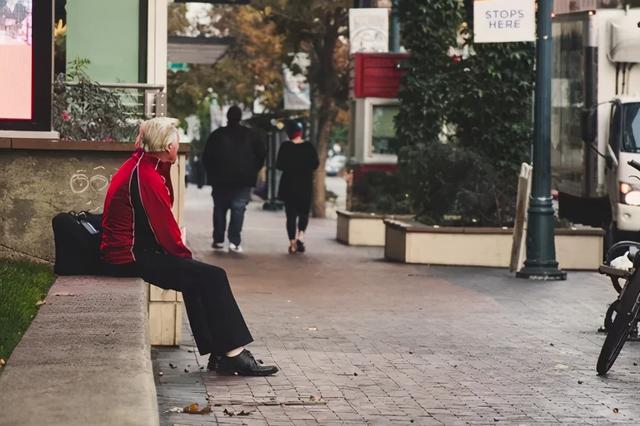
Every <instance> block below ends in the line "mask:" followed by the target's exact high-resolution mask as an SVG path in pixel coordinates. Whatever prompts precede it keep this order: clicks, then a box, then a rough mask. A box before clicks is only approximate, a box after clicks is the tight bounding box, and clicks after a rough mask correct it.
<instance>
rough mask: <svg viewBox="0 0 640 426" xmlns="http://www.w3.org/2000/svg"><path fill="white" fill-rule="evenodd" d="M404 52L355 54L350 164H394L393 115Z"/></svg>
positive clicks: (395, 158)
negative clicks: (351, 162) (351, 161)
mask: <svg viewBox="0 0 640 426" xmlns="http://www.w3.org/2000/svg"><path fill="white" fill-rule="evenodd" d="M408 56H409V55H408V54H406V53H356V54H355V55H354V63H355V66H354V72H353V76H352V77H353V78H352V101H351V155H352V160H353V162H354V166H355V167H356V168H357V167H358V165H361V164H385V165H389V164H396V163H397V162H398V157H397V155H396V149H397V147H396V132H395V122H394V120H395V117H396V115H397V114H398V112H399V110H400V106H399V101H398V99H397V96H398V90H399V88H400V83H401V81H402V77H403V76H404V74H405V71H404V70H403V69H402V68H401V61H402V60H404V59H406V58H408Z"/></svg>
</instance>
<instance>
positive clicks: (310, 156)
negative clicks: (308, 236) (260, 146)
mask: <svg viewBox="0 0 640 426" xmlns="http://www.w3.org/2000/svg"><path fill="white" fill-rule="evenodd" d="M318 164H319V161H318V154H317V152H316V149H315V148H314V147H313V145H312V144H311V143H309V142H302V143H299V144H296V143H293V142H291V141H286V142H283V143H282V145H280V151H278V160H277V162H276V167H277V168H278V169H279V170H282V177H281V178H280V188H279V190H278V198H279V199H281V200H283V201H284V202H292V203H296V204H297V205H298V206H299V208H300V209H303V208H304V209H307V208H309V207H310V206H311V192H312V185H313V172H314V171H315V170H316V169H317V168H318Z"/></svg>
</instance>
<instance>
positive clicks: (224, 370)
mask: <svg viewBox="0 0 640 426" xmlns="http://www.w3.org/2000/svg"><path fill="white" fill-rule="evenodd" d="M215 371H216V372H217V373H218V374H223V375H237V376H270V375H272V374H275V373H277V372H278V367H276V366H275V365H260V364H258V362H257V361H256V360H255V358H254V357H253V355H252V354H251V352H249V351H248V350H246V349H244V350H243V351H242V352H240V355H236V356H233V357H228V356H223V357H220V359H218V360H217V363H216V368H215Z"/></svg>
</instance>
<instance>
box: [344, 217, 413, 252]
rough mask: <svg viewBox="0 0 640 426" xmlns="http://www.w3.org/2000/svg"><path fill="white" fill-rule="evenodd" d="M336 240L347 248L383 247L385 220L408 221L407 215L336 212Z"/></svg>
mask: <svg viewBox="0 0 640 426" xmlns="http://www.w3.org/2000/svg"><path fill="white" fill-rule="evenodd" d="M337 215H338V229H337V234H336V239H337V240H338V241H340V242H341V243H344V244H347V245H349V246H376V247H383V246H384V242H385V225H384V220H385V219H394V218H402V219H410V218H411V216H408V215H395V216H394V215H381V214H374V213H356V212H350V211H344V210H338V212H337Z"/></svg>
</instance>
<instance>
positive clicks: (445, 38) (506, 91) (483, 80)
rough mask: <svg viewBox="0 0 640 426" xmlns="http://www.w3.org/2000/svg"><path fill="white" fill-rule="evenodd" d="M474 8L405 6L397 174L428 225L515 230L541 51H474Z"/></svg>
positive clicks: (519, 46) (442, 2) (522, 47)
mask: <svg viewBox="0 0 640 426" xmlns="http://www.w3.org/2000/svg"><path fill="white" fill-rule="evenodd" d="M468 5H469V4H466V6H468ZM470 10H472V8H470V7H465V2H463V1H459V0H438V1H437V2H435V1H433V2H400V18H401V23H402V31H403V34H402V39H403V44H404V45H405V47H406V48H407V49H408V50H409V51H410V52H411V57H410V59H409V60H408V63H407V64H406V66H407V67H408V74H407V76H406V77H405V80H404V85H403V89H402V90H401V92H400V100H401V108H400V114H398V117H397V119H396V125H397V128H398V133H399V141H400V144H401V146H400V151H399V162H400V168H401V172H402V175H403V179H405V181H406V182H408V183H409V185H410V189H409V191H410V194H411V199H412V201H413V205H414V209H415V212H416V213H417V214H418V217H419V218H420V219H421V220H423V221H424V222H426V223H432V224H437V223H443V220H444V218H445V217H461V218H462V222H463V223H474V224H479V225H485V226H495V225H500V226H501V225H508V224H510V223H511V222H512V221H513V216H514V208H515V196H516V184H517V173H518V170H519V167H520V164H521V162H523V161H526V160H527V159H528V155H529V149H530V143H531V140H532V123H531V117H532V109H531V106H532V94H533V81H534V71H533V70H534V46H533V44H525V43H501V44H475V45H474V44H473V43H472V38H471V34H472V32H471V31H470V28H469V20H468V19H470V18H471V16H467V13H468V12H469V11H470ZM450 48H453V50H450Z"/></svg>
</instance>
